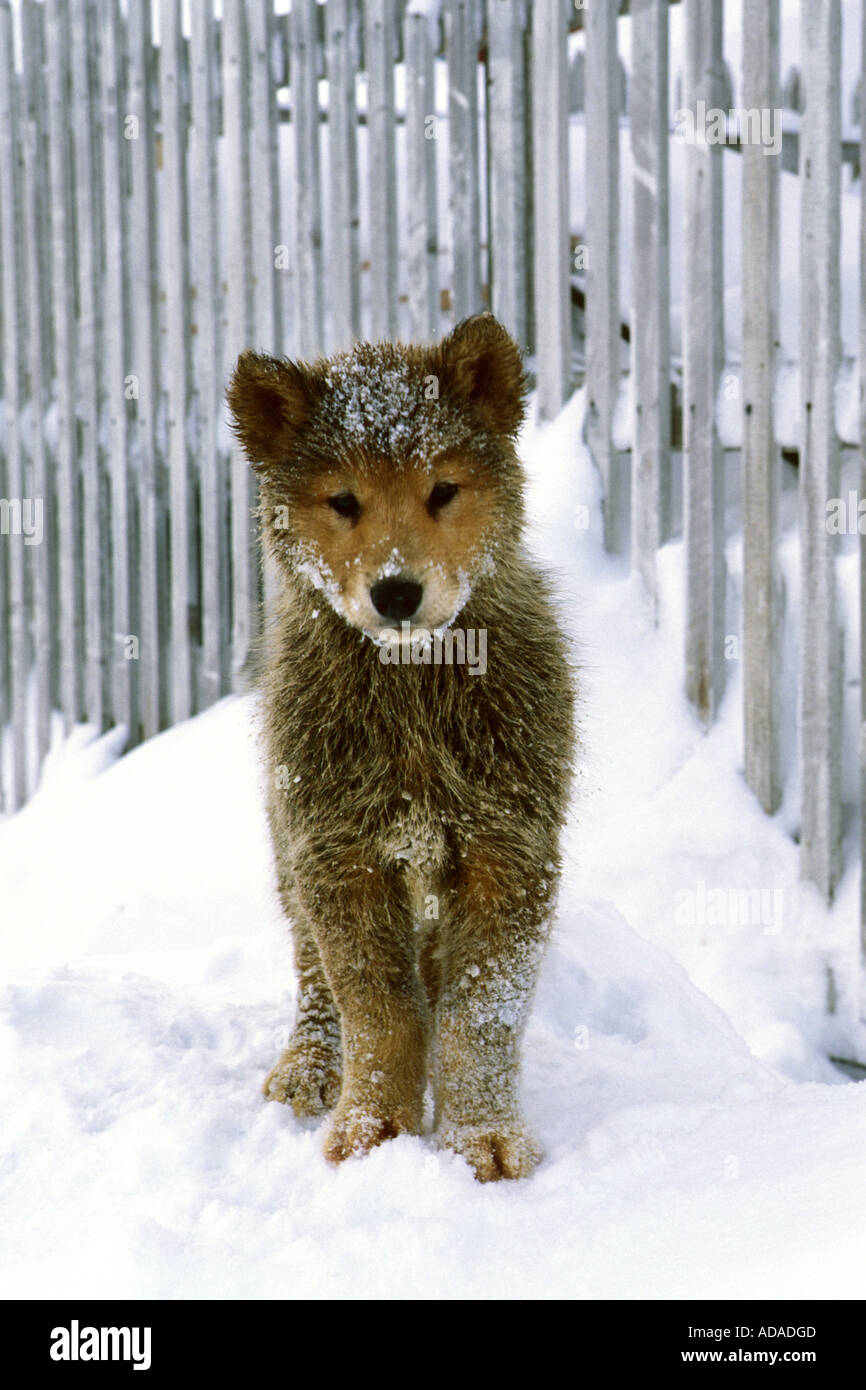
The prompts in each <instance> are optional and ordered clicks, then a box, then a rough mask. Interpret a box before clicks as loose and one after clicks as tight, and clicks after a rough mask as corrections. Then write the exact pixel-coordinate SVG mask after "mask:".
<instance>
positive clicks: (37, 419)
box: [0, 0, 56, 794]
mask: <svg viewBox="0 0 866 1390" xmlns="http://www.w3.org/2000/svg"><path fill="white" fill-rule="evenodd" d="M44 14H45V12H44V9H43V7H42V6H41V5H38V6H37V5H34V4H33V3H32V0H25V3H24V4H23V5H22V8H21V27H22V58H23V72H22V97H23V99H24V106H23V108H22V113H21V114H22V117H23V121H22V126H23V130H22V131H21V134H22V136H23V141H22V143H23V152H24V179H23V199H22V202H23V229H24V250H25V255H24V265H23V266H22V269H24V270H25V272H26V306H27V312H26V318H27V354H26V365H27V373H28V377H29V381H30V401H29V417H30V418H29V425H30V428H29V431H28V439H27V454H28V456H29V469H28V476H27V484H26V487H25V491H26V494H27V497H28V498H29V500H30V503H31V505H32V507H33V509H34V515H33V518H32V520H33V521H34V522H35V521H36V520H37V517H38V516H39V515H40V513H41V518H42V520H41V526H40V528H39V530H40V532H41V538H39V539H37V536H38V535H39V533H38V532H37V534H36V535H34V536H33V537H30V538H24V537H16V538H15V539H14V541H13V544H14V545H15V546H16V547H18V546H21V545H26V549H25V552H24V553H25V555H26V556H27V559H28V561H29V564H28V566H27V568H28V569H29V575H28V586H27V588H28V592H27V595H26V606H27V607H28V608H30V610H31V613H32V631H33V693H34V697H35V706H36V708H35V728H34V735H35V746H34V748H33V752H34V754H35V760H34V762H33V764H32V765H31V766H30V767H29V785H28V794H29V793H32V792H33V791H34V790H35V789H36V786H37V784H38V780H39V775H40V769H41V766H42V760H43V759H44V757H45V755H46V753H47V752H48V748H49V744H50V738H51V710H52V694H53V691H54V688H55V681H54V631H55V626H56V614H55V611H54V608H55V604H54V584H53V583H52V578H53V576H52V561H53V551H54V547H53V544H52V530H53V527H54V525H55V524H56V517H55V515H54V499H53V490H54V489H53V469H52V470H51V471H50V472H49V464H50V460H49V457H48V448H47V444H46V440H45V411H46V408H47V405H48V397H49V392H50V362H51V344H50V336H49V325H48V322H47V321H46V318H45V316H44V314H43V294H42V288H43V286H44V284H45V280H46V278H47V274H48V266H47V265H45V266H44V267H43V255H42V249H43V240H42V236H43V233H42V228H43V216H47V211H48V210H47V207H44V206H43V204H44V199H43V177H44V168H43V151H42V143H43V141H42V137H43V122H44V116H43V112H44V96H45V93H44V87H43V81H42V68H43V54H42V42H43V33H42V21H43V19H44ZM30 541H33V542H35V543H33V544H31V543H30ZM0 543H2V541H0Z"/></svg>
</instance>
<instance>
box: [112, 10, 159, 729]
mask: <svg viewBox="0 0 866 1390" xmlns="http://www.w3.org/2000/svg"><path fill="white" fill-rule="evenodd" d="M127 30H128V36H129V91H128V101H129V113H128V114H129V116H131V117H132V118H133V119H134V121H135V122H136V123H137V124H136V125H135V126H133V127H132V129H133V131H137V134H133V135H132V138H131V139H130V140H129V142H128V143H129V153H130V160H131V166H132V170H131V172H132V180H131V186H130V196H131V201H130V241H131V246H132V248H133V254H132V256H131V260H130V295H131V303H132V351H133V356H132V371H131V375H133V376H134V377H135V378H136V382H135V388H136V389H137V392H138V394H137V396H136V398H135V400H136V429H135V471H136V475H137V482H138V529H139V550H138V567H139V610H138V612H139V627H140V636H141V663H140V669H139V681H140V694H141V728H142V733H143V735H144V737H145V738H150V737H151V736H152V735H153V734H156V733H158V732H159V730H160V729H162V728H164V727H165V723H166V715H167V705H168V699H167V695H168V691H167V681H166V671H165V648H166V645H167V643H166V628H167V614H164V609H163V604H162V590H163V583H164V579H165V560H166V555H165V547H164V545H163V543H162V537H161V522H162V509H163V505H164V504H163V499H162V497H161V490H160V466H161V462H162V461H161V459H160V458H159V456H158V443H157V429H156V421H157V414H158V411H159V373H158V369H157V348H158V343H157V339H158V333H157V321H158V318H157V314H158V311H157V266H156V246H157V238H156V185H155V154H156V150H155V135H154V129H153V115H152V112H151V83H152V79H153V45H152V42H151V32H150V4H149V0H128V10H127ZM117 648H118V644H117V643H116V642H115V649H114V652H113V659H114V661H122V660H124V659H125V658H124V656H123V653H122V652H121V651H119V650H118V649H117ZM133 737H134V733H133Z"/></svg>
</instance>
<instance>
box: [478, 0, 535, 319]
mask: <svg viewBox="0 0 866 1390" xmlns="http://www.w3.org/2000/svg"><path fill="white" fill-rule="evenodd" d="M525 27H526V7H525V5H524V3H523V0H490V3H489V4H488V8H487V35H488V56H487V72H488V85H487V152H488V153H487V164H488V183H489V188H490V258H491V266H492V269H491V308H492V310H493V312H494V314H495V315H496V317H497V318H498V319H499V320H500V322H502V323H504V324H505V327H506V328H507V329H508V331H509V332H510V333H511V334H512V335H513V336H514V338H516V340H517V342H518V343H521V344H523V345H525V344H526V343H527V339H528V325H527V301H526V285H527V280H528V276H529V260H528V244H527V236H526V217H527V203H526V154H527V151H526V66H525V60H524V33H525Z"/></svg>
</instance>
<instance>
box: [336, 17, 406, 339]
mask: <svg viewBox="0 0 866 1390" xmlns="http://www.w3.org/2000/svg"><path fill="white" fill-rule="evenodd" d="M349 17H350V16H349V3H348V0H328V4H327V6H326V8H325V19H326V22H327V26H328V31H327V60H326V62H327V72H328V181H329V186H330V195H331V210H330V216H329V218H328V227H327V233H328V242H329V249H328V282H329V291H328V309H329V325H328V349H329V351H332V352H333V351H335V350H337V349H338V348H346V347H348V346H349V345H350V344H351V342H352V340H353V338H357V337H358V336H359V334H360V331H361V291H360V275H359V270H360V267H359V254H358V155H357V129H358V111H357V106H356V103H355V64H354V61H353V53H352V34H351V29H350V25H349ZM408 81H409V77H408V70H407V83H408ZM409 99H410V98H409V96H408V94H407V101H408V100H409ZM409 179H410V187H411V163H410V166H409Z"/></svg>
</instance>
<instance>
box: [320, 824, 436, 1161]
mask: <svg viewBox="0 0 866 1390" xmlns="http://www.w3.org/2000/svg"><path fill="white" fill-rule="evenodd" d="M296 874H297V887H298V893H299V896H300V897H301V899H302V901H303V904H304V908H305V911H306V913H307V917H308V920H309V921H310V922H311V924H312V928H313V933H314V936H315V939H316V944H317V946H318V948H319V953H320V955H321V958H322V964H323V966H324V969H325V974H326V975H327V978H328V983H329V984H330V987H331V990H332V991H333V994H334V998H335V999H336V1001H337V1007H338V1008H339V1010H340V1019H341V1025H342V1036H343V1087H342V1091H341V1094H340V1100H339V1103H338V1105H337V1108H336V1110H335V1111H334V1114H333V1117H332V1119H331V1123H330V1126H329V1128H328V1131H327V1134H326V1137H325V1144H324V1152H325V1157H326V1158H328V1159H330V1160H331V1161H332V1162H334V1163H339V1162H340V1161H341V1160H342V1159H344V1158H349V1157H350V1156H351V1155H353V1154H355V1155H357V1154H364V1153H367V1152H368V1150H370V1149H372V1148H374V1147H375V1146H376V1145H377V1144H381V1143H382V1141H383V1140H385V1139H391V1138H393V1137H394V1136H395V1135H397V1134H404V1133H408V1134H418V1133H420V1130H421V1120H422V1114H423V1103H424V1083H425V1075H426V1053H427V1007H426V1003H425V1000H424V997H423V992H422V989H421V983H420V980H419V978H418V972H417V968H416V964H415V944H414V933H413V924H412V916H411V911H410V907H409V903H408V900H407V897H406V894H405V891H404V885H403V883H402V880H401V878H400V875H399V871H397V870H391V869H387V868H383V867H382V866H380V865H379V864H376V863H365V862H364V860H363V852H362V850H361V849H360V848H358V847H355V848H354V849H349V850H344V851H341V852H340V853H339V854H338V855H336V856H335V855H334V853H333V852H330V853H329V854H328V855H327V856H324V857H323V856H320V855H315V854H308V855H307V856H305V861H304V862H303V863H302V864H300V865H297V866H296Z"/></svg>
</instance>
